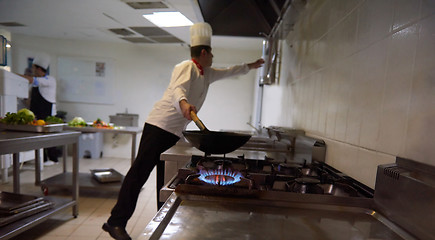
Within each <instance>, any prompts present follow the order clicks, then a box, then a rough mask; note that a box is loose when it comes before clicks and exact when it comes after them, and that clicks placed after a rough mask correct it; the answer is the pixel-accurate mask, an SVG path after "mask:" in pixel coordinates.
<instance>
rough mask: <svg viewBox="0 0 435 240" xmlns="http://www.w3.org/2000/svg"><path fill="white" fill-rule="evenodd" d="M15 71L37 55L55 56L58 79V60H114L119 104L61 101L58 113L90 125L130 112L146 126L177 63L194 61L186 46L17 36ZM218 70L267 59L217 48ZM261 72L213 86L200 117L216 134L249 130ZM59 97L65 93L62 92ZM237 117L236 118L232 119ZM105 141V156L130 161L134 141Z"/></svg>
mask: <svg viewBox="0 0 435 240" xmlns="http://www.w3.org/2000/svg"><path fill="white" fill-rule="evenodd" d="M12 37H13V49H12V54H13V64H12V71H14V72H18V73H22V72H23V71H24V69H25V67H26V66H25V64H26V58H27V57H29V55H32V54H33V53H38V52H45V53H48V54H49V55H50V56H51V59H52V63H51V67H50V68H51V73H50V74H51V75H52V76H54V77H55V78H59V77H60V76H58V75H57V62H56V61H57V58H58V57H77V58H85V59H86V58H89V59H110V60H112V62H113V63H114V71H113V72H114V83H113V89H114V95H113V97H114V102H115V103H114V104H92V103H72V102H58V106H57V109H58V110H63V111H66V112H68V115H67V118H68V120H70V119H72V118H73V117H74V116H81V117H83V118H84V119H85V120H86V121H93V120H96V119H97V118H101V119H102V120H103V121H109V115H114V114H115V113H120V112H124V111H125V109H126V108H128V112H129V113H137V114H139V125H140V126H143V124H144V122H145V119H146V117H147V115H148V113H149V111H150V110H151V108H152V106H153V104H154V103H155V102H156V101H157V100H158V99H160V97H161V96H162V95H163V92H164V90H165V89H166V87H167V85H168V83H169V80H170V76H171V72H172V69H173V67H174V66H175V64H177V63H179V62H180V61H182V60H185V59H189V58H190V52H189V49H188V48H187V47H183V46H181V45H170V44H169V45H165V44H155V45H154V44H152V45H135V44H131V43H125V44H119V43H102V42H85V41H67V40H58V39H48V38H38V37H31V36H26V35H19V34H14V35H13V36H12ZM213 53H214V56H215V57H214V65H215V66H229V65H232V64H239V63H242V62H244V61H245V62H250V61H253V60H255V59H257V58H258V57H260V56H261V46H259V47H258V50H253V51H249V50H243V51H242V50H237V49H231V50H225V49H213ZM254 82H255V72H254V71H251V73H249V74H247V75H244V76H240V77H237V78H236V79H229V80H224V81H221V82H218V83H215V84H213V85H212V86H211V87H210V90H209V95H208V98H207V100H206V103H205V104H204V106H203V108H202V109H201V111H200V113H199V116H200V117H201V118H202V119H203V121H204V123H205V124H206V125H207V126H208V127H209V128H210V129H230V128H231V129H240V130H249V129H250V128H249V126H248V125H246V122H248V121H249V119H250V116H251V112H252V102H253V91H254V90H253V89H254ZM58 93H59V92H58ZM230 115H231V116H232V117H231V118H230V117H228V116H230ZM139 139H140V136H138V143H139ZM116 143H117V144H116V145H115V144H114V141H113V140H112V136H111V135H109V134H106V136H105V147H104V155H105V156H114V157H127V158H129V157H130V144H131V140H130V136H126V135H120V136H118V137H117V139H116Z"/></svg>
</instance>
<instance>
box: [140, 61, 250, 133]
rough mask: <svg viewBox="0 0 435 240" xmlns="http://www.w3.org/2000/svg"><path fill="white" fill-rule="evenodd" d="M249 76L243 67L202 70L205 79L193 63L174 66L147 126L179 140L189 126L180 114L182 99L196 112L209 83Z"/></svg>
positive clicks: (187, 62) (246, 69)
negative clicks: (192, 106) (169, 79)
mask: <svg viewBox="0 0 435 240" xmlns="http://www.w3.org/2000/svg"><path fill="white" fill-rule="evenodd" d="M248 72H249V67H248V65H247V64H242V65H236V66H232V67H229V68H222V69H218V68H212V67H208V68H204V75H201V74H200V70H199V69H198V67H197V66H196V64H195V63H194V62H193V61H192V60H186V61H183V62H181V63H179V64H177V65H176V66H175V68H174V70H173V72H172V76H171V81H170V83H169V86H168V88H167V89H166V91H165V93H164V94H163V97H162V98H161V99H160V100H159V101H158V102H157V103H156V104H155V105H154V107H153V109H152V110H151V113H150V114H149V115H148V118H147V120H146V122H147V123H149V124H152V125H154V126H157V127H159V128H161V129H163V130H166V131H168V132H170V133H173V134H175V135H177V136H179V137H182V131H183V130H184V129H185V128H186V126H187V124H188V123H189V122H190V121H189V120H187V119H186V118H184V117H183V114H182V112H181V109H180V104H179V102H180V101H181V100H182V99H186V100H187V102H189V103H190V104H192V105H194V106H195V107H196V110H198V111H199V109H201V106H202V104H203V103H204V100H205V97H206V95H207V91H208V87H209V85H210V84H211V83H213V82H215V81H217V80H220V79H223V78H227V77H231V76H235V75H240V74H246V73H248Z"/></svg>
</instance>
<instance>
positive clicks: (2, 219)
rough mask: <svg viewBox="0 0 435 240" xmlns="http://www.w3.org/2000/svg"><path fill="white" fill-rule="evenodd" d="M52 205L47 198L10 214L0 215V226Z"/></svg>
mask: <svg viewBox="0 0 435 240" xmlns="http://www.w3.org/2000/svg"><path fill="white" fill-rule="evenodd" d="M53 206H54V203H52V202H49V201H47V200H44V201H42V202H40V203H39V204H34V205H32V207H31V208H26V209H24V210H23V211H20V212H17V213H15V214H12V215H4V214H2V215H0V227H3V226H4V225H7V224H9V223H12V222H15V221H18V220H20V219H23V218H25V217H28V216H31V215H33V214H36V213H39V212H42V211H45V210H48V209H50V208H52V207H53Z"/></svg>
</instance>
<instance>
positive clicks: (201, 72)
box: [192, 58, 204, 75]
mask: <svg viewBox="0 0 435 240" xmlns="http://www.w3.org/2000/svg"><path fill="white" fill-rule="evenodd" d="M192 62H193V63H195V65H196V67H198V69H199V73H200V74H201V75H204V69H203V68H202V66H201V64H199V62H197V61H196V60H195V59H193V58H192Z"/></svg>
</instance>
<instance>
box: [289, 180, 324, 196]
mask: <svg viewBox="0 0 435 240" xmlns="http://www.w3.org/2000/svg"><path fill="white" fill-rule="evenodd" d="M318 184H320V180H319V179H316V178H311V177H302V178H296V179H295V180H294V181H290V182H287V190H288V191H289V192H296V193H314V194H323V188H322V187H320V186H319V185H318Z"/></svg>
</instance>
